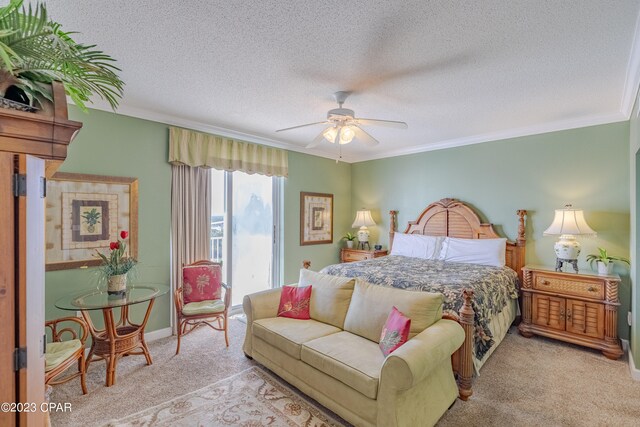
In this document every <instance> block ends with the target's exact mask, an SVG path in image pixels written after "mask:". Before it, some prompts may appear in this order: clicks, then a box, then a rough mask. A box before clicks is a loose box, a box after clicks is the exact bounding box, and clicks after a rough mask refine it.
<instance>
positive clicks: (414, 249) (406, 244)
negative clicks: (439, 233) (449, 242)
mask: <svg viewBox="0 0 640 427" xmlns="http://www.w3.org/2000/svg"><path fill="white" fill-rule="evenodd" d="M441 241H442V237H435V236H423V235H422V234H404V233H394V235H393V246H392V247H391V255H402V256H408V257H412V258H422V259H435V258H436V254H438V253H440V242H441Z"/></svg>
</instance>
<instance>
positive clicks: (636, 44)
mask: <svg viewBox="0 0 640 427" xmlns="http://www.w3.org/2000/svg"><path fill="white" fill-rule="evenodd" d="M639 86H640V14H638V17H637V19H636V28H635V31H634V33H633V41H632V43H631V53H630V55H629V63H628V65H627V75H626V77H625V82H624V89H623V92H622V103H621V105H620V111H621V112H622V114H623V115H624V116H625V117H626V118H627V120H629V119H630V118H631V111H632V110H633V105H634V103H635V101H636V95H637V94H638V87H639Z"/></svg>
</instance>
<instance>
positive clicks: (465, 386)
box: [458, 289, 475, 400]
mask: <svg viewBox="0 0 640 427" xmlns="http://www.w3.org/2000/svg"><path fill="white" fill-rule="evenodd" d="M462 298H463V302H462V307H461V308H460V312H459V313H458V315H459V317H460V326H462V328H463V329H464V342H463V343H462V346H461V347H460V349H459V350H458V351H459V352H460V359H459V360H460V366H459V367H458V391H459V393H460V399H462V400H467V399H469V397H470V396H471V395H472V394H473V390H472V389H471V381H472V378H473V340H474V335H475V334H474V332H475V327H474V324H473V323H474V311H473V307H472V306H471V299H472V298H473V290H472V289H464V290H463V291H462Z"/></svg>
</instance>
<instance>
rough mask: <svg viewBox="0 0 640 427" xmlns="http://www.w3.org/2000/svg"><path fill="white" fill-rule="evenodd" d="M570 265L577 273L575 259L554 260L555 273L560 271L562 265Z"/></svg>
mask: <svg viewBox="0 0 640 427" xmlns="http://www.w3.org/2000/svg"><path fill="white" fill-rule="evenodd" d="M565 263H566V264H571V265H572V266H573V269H574V270H575V272H576V273H577V272H578V260H577V259H566V258H556V271H562V265H563V264H565Z"/></svg>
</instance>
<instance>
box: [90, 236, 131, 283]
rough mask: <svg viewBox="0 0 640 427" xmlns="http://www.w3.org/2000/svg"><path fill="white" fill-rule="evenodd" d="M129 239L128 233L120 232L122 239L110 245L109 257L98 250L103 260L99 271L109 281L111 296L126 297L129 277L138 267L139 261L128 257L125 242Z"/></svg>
mask: <svg viewBox="0 0 640 427" xmlns="http://www.w3.org/2000/svg"><path fill="white" fill-rule="evenodd" d="M127 237H129V233H128V232H127V231H124V230H122V231H121V232H120V239H118V240H116V241H115V242H111V243H109V256H106V255H104V254H103V253H101V252H100V251H98V250H96V252H97V253H98V256H99V257H100V258H101V259H102V265H101V266H100V269H99V270H98V271H99V273H100V275H101V276H102V279H103V280H107V292H108V293H109V295H124V294H125V292H126V290H127V275H128V274H129V273H130V272H131V271H132V269H133V268H134V267H135V266H136V264H137V261H136V260H135V259H133V258H131V257H129V256H128V255H127V244H126V243H125V240H126V239H127Z"/></svg>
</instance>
